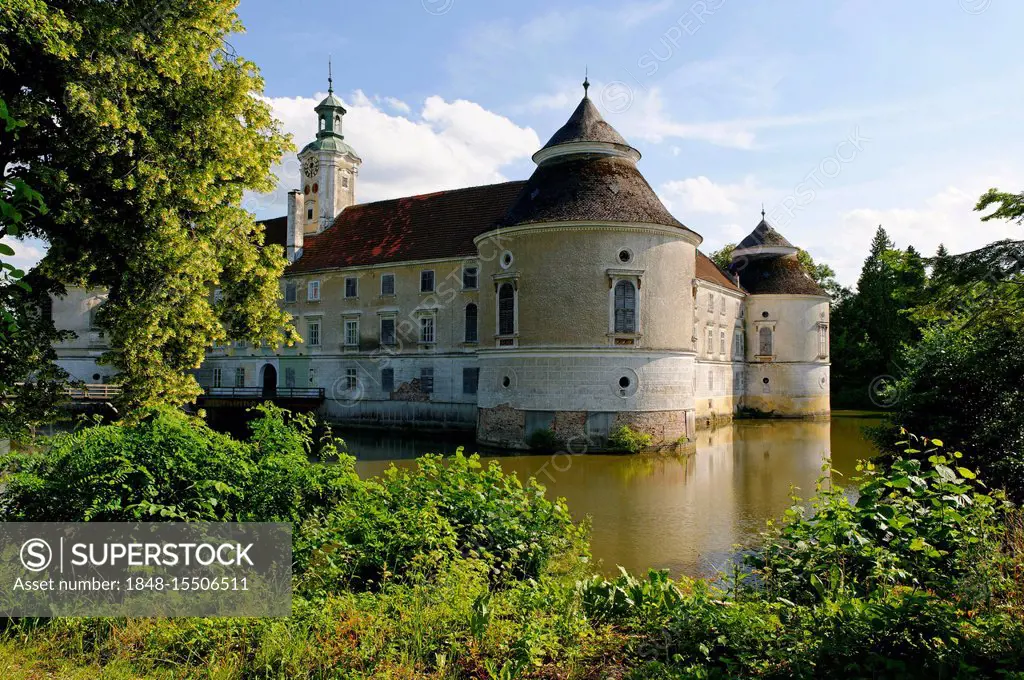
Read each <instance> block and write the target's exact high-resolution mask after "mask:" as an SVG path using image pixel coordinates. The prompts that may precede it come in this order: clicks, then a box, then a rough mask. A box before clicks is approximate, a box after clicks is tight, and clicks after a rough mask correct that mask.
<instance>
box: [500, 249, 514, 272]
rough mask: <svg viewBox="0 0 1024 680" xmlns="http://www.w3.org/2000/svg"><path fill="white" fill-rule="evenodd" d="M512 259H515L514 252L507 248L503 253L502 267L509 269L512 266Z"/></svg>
mask: <svg viewBox="0 0 1024 680" xmlns="http://www.w3.org/2000/svg"><path fill="white" fill-rule="evenodd" d="M512 261H513V257H512V253H510V252H509V251H507V250H506V251H505V252H503V253H502V254H501V268H502V269H508V268H509V267H511V266H512Z"/></svg>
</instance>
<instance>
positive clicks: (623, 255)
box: [619, 248, 633, 264]
mask: <svg viewBox="0 0 1024 680" xmlns="http://www.w3.org/2000/svg"><path fill="white" fill-rule="evenodd" d="M632 259H633V253H631V252H629V250H627V249H626V248H623V249H622V250H620V251H619V262H621V263H622V264H626V263H627V262H629V261H630V260H632Z"/></svg>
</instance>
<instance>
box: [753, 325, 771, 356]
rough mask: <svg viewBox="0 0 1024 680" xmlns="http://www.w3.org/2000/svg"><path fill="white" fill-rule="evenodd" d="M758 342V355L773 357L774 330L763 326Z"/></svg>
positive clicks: (758, 335)
mask: <svg viewBox="0 0 1024 680" xmlns="http://www.w3.org/2000/svg"><path fill="white" fill-rule="evenodd" d="M757 340H758V347H757V353H758V355H759V356H762V357H770V356H771V355H772V346H773V344H774V343H773V340H774V338H772V329H771V328H769V327H767V326H762V327H761V329H760V330H759V331H758V332H757Z"/></svg>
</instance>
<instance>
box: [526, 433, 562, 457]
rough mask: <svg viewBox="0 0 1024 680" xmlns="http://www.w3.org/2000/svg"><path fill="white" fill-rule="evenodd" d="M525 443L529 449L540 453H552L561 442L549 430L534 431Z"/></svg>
mask: <svg viewBox="0 0 1024 680" xmlns="http://www.w3.org/2000/svg"><path fill="white" fill-rule="evenodd" d="M526 443H527V445H528V446H529V447H530V448H531V449H533V450H535V451H540V452H542V453H554V452H555V451H557V450H558V449H559V448H560V447H561V446H562V440H560V439H559V438H558V435H557V434H555V431H554V430H551V429H544V430H534V431H533V432H532V433H531V434H530V436H529V437H528V438H527V440H526Z"/></svg>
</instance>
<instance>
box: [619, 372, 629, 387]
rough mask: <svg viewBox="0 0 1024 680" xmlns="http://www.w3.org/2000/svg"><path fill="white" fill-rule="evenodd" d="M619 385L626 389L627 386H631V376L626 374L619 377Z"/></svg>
mask: <svg viewBox="0 0 1024 680" xmlns="http://www.w3.org/2000/svg"><path fill="white" fill-rule="evenodd" d="M619 387H621V388H622V389H626V388H627V387H629V376H625V375H624V376H622V377H621V378H619Z"/></svg>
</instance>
